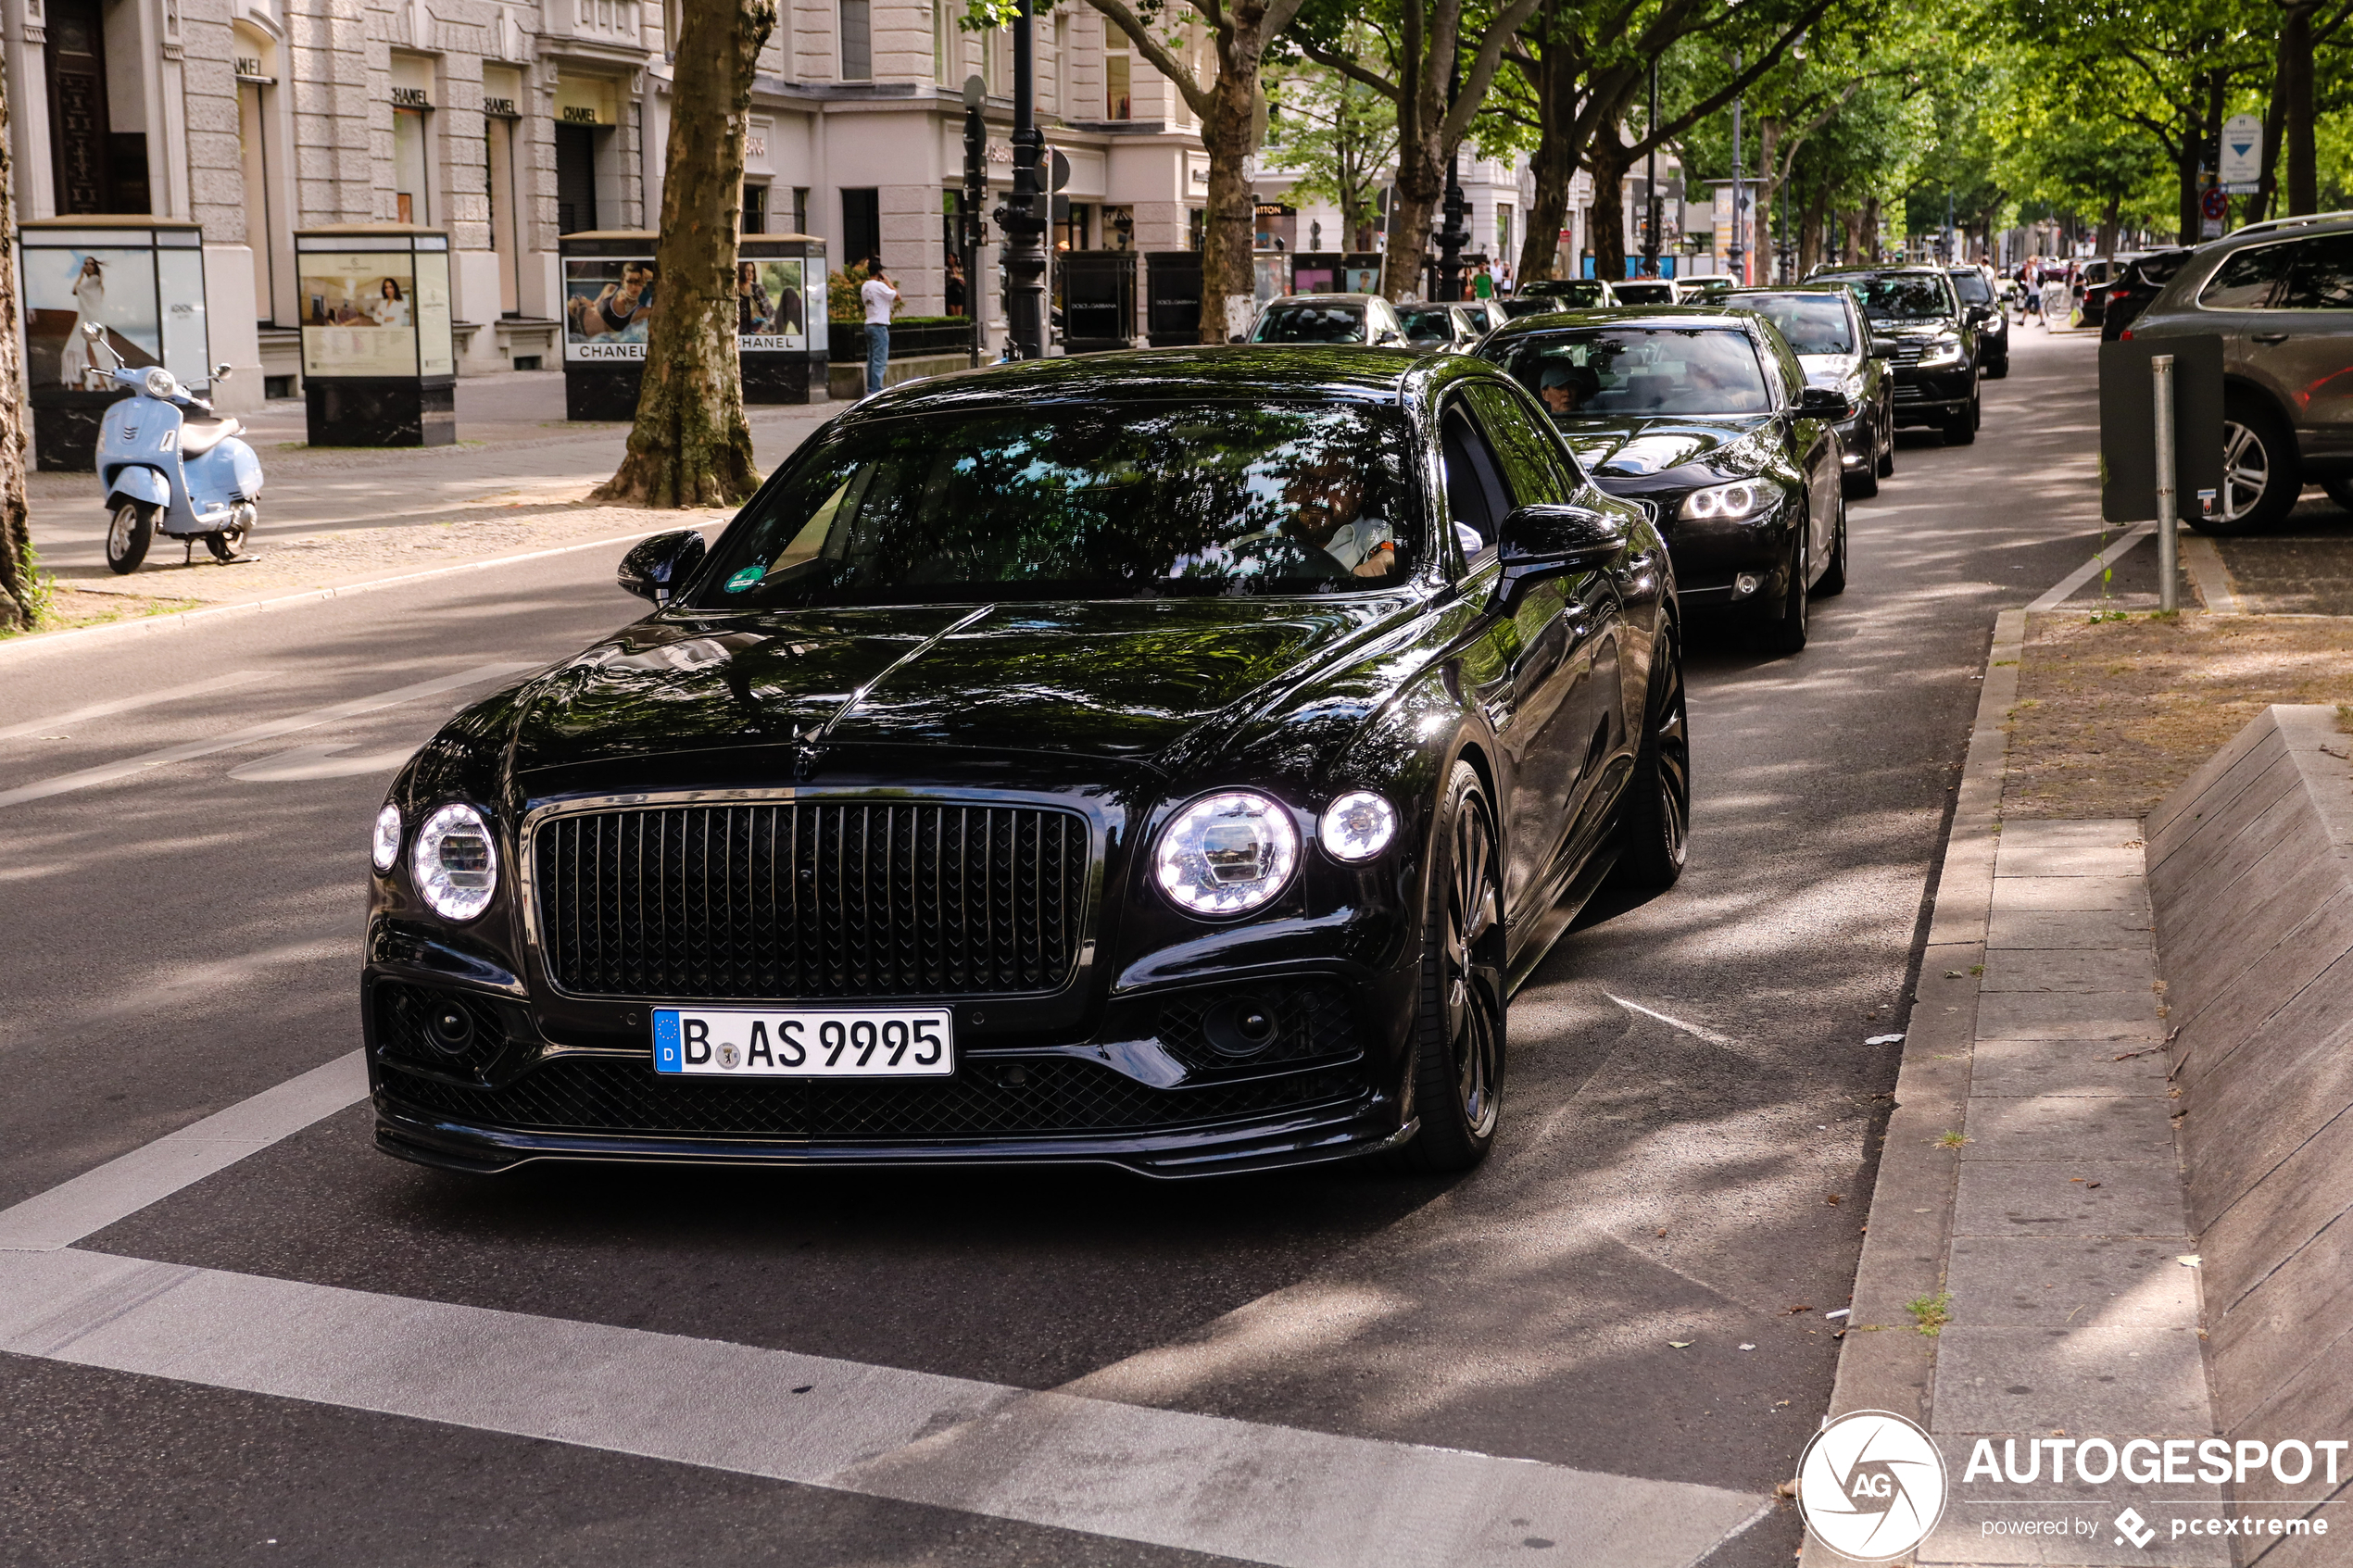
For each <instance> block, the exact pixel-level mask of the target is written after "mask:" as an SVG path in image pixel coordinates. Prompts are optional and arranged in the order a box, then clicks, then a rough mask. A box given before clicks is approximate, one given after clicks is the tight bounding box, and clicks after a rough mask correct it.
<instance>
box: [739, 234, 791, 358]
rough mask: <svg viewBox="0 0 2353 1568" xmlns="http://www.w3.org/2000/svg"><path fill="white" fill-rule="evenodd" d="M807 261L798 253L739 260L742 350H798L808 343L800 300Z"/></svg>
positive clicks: (740, 347)
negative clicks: (794, 255)
mask: <svg viewBox="0 0 2353 1568" xmlns="http://www.w3.org/2000/svg"><path fill="white" fill-rule="evenodd" d="M807 265H808V264H807V263H806V262H804V261H802V260H801V259H800V258H799V257H771V258H769V259H767V260H761V261H738V262H737V263H736V332H737V333H738V334H740V341H739V342H738V343H737V345H736V347H737V349H738V350H739V351H740V352H742V353H747V354H751V353H759V352H762V351H766V352H772V353H773V352H776V351H787V352H790V351H798V350H800V349H804V348H807V347H808V346H809V328H808V324H807V321H806V320H805V315H804V307H803V306H802V304H801V279H802V273H803V270H804V269H805V268H806V267H807Z"/></svg>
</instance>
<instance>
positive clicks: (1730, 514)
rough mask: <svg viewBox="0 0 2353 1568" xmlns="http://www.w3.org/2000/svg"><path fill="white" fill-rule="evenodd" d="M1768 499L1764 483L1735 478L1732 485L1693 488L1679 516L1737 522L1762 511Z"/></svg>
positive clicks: (1684, 499) (1684, 501)
mask: <svg viewBox="0 0 2353 1568" xmlns="http://www.w3.org/2000/svg"><path fill="white" fill-rule="evenodd" d="M1769 501H1770V496H1769V495H1768V493H1767V491H1766V488H1765V486H1764V485H1762V484H1759V483H1757V482H1756V481H1755V480H1753V479H1736V480H1734V481H1732V482H1731V483H1730V484H1711V485H1708V486H1706V487H1705V489H1700V490H1694V491H1692V493H1691V494H1690V495H1686V496H1684V497H1683V506H1682V509H1681V510H1680V512H1679V513H1677V514H1676V515H1677V516H1679V517H1683V518H1687V519H1718V518H1720V519H1722V520H1724V521H1727V522H1737V521H1740V520H1741V519H1742V518H1744V517H1754V516H1755V514H1756V513H1758V512H1761V511H1763V510H1764V509H1765V508H1766V506H1767V505H1768V502H1769Z"/></svg>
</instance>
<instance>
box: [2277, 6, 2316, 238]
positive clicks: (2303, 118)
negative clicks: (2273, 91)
mask: <svg viewBox="0 0 2353 1568" xmlns="http://www.w3.org/2000/svg"><path fill="white" fill-rule="evenodd" d="M2280 97H2281V99H2282V100H2283V102H2282V104H2281V111H2282V112H2281V116H2280V118H2281V120H2282V124H2281V127H2280V139H2281V140H2282V141H2283V142H2284V143H2286V144H2287V146H2286V151H2287V210H2288V215H2289V216H2290V217H2296V216H2298V215H2301V214H2303V213H2308V212H2318V211H2320V210H2321V182H2320V172H2319V169H2320V165H2319V160H2318V157H2317V156H2316V154H2315V151H2314V147H2313V140H2312V7H2311V6H2309V5H2299V6H2288V7H2287V8H2286V9H2285V10H2284V11H2283V12H2282V13H2281V15H2280Z"/></svg>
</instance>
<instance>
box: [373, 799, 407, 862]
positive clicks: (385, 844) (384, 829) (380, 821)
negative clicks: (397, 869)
mask: <svg viewBox="0 0 2353 1568" xmlns="http://www.w3.org/2000/svg"><path fill="white" fill-rule="evenodd" d="M368 859H371V860H372V861H374V862H375V865H376V870H378V871H380V872H389V871H391V870H392V868H393V865H394V863H395V862H396V861H397V860H398V859H400V808H399V807H397V806H395V805H393V804H391V803H390V802H389V801H387V802H386V803H385V805H384V809H383V810H381V811H379V812H377V813H376V835H375V838H374V841H373V842H371V844H370V845H369V846H368Z"/></svg>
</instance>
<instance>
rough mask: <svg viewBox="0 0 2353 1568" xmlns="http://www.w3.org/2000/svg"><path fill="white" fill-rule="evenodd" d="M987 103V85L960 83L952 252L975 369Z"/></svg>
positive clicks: (981, 334)
mask: <svg viewBox="0 0 2353 1568" xmlns="http://www.w3.org/2000/svg"><path fill="white" fill-rule="evenodd" d="M987 103H988V84H987V83H986V82H982V81H981V79H980V78H979V77H977V76H970V77H966V78H965V79H964V200H963V211H962V212H960V213H959V214H958V221H957V234H956V248H957V250H958V251H959V252H961V253H962V254H963V261H964V309H965V310H966V311H967V312H968V313H969V314H970V315H971V317H972V339H973V343H972V362H973V364H974V365H975V366H977V365H979V363H980V357H981V355H982V353H983V352H984V351H985V350H986V349H987V348H988V329H987V328H986V327H984V326H983V325H982V324H981V308H980V246H981V242H982V241H983V240H984V239H986V238H987V237H988V236H987V232H986V230H985V226H984V225H983V224H982V222H981V220H980V211H981V207H982V204H984V203H985V202H987V201H988V121H987V120H986V119H984V118H983V116H982V113H981V110H982V108H983V107H984V106H986V105H987Z"/></svg>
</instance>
